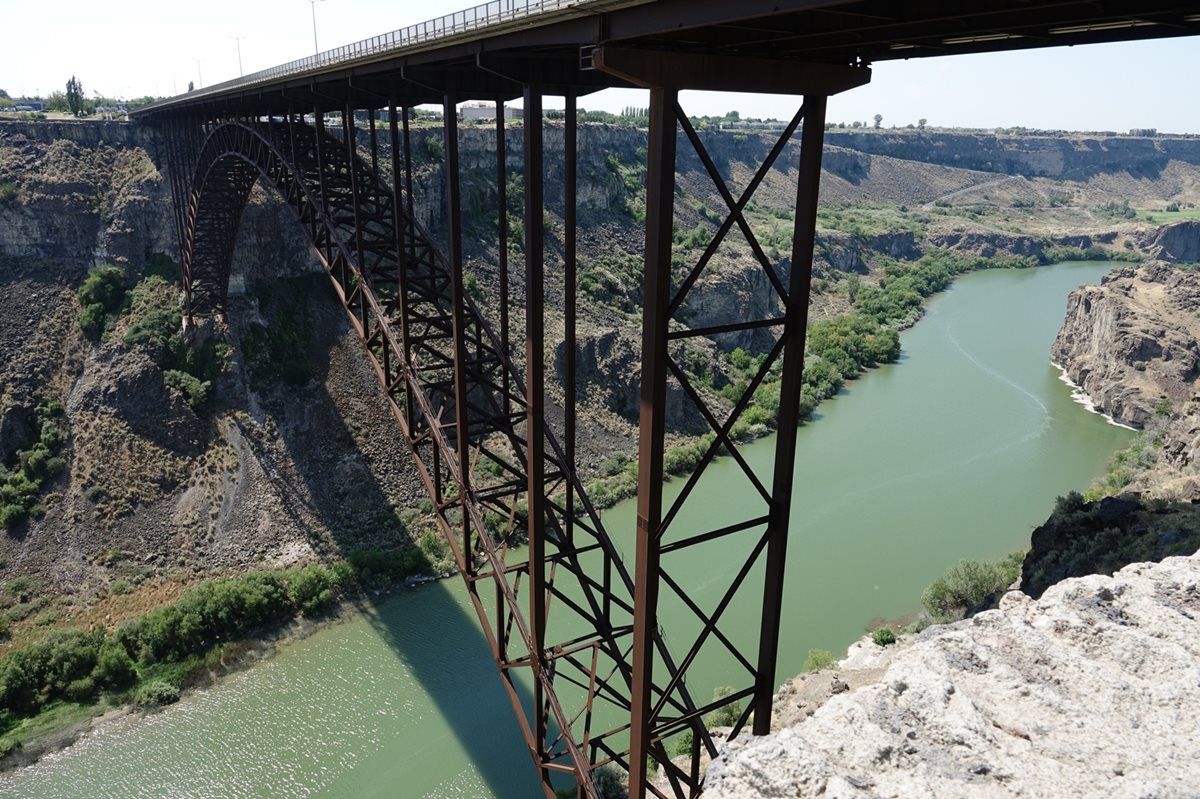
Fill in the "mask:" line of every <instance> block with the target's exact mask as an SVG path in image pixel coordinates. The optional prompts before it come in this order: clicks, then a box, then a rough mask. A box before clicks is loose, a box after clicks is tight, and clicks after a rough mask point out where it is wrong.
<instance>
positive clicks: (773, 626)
mask: <svg viewBox="0 0 1200 799" xmlns="http://www.w3.org/2000/svg"><path fill="white" fill-rule="evenodd" d="M825 107H826V98H825V97H823V96H820V95H808V96H806V97H805V98H804V138H803V143H802V144H801V148H800V167H799V169H800V174H799V180H798V181H797V186H796V222H795V230H794V234H793V238H792V274H791V278H790V281H789V289H790V290H789V292H788V302H787V323H786V324H785V326H784V329H783V338H784V340H785V341H786V344H785V348H784V353H783V373H782V376H781V379H782V382H781V384H780V389H779V433H778V436H777V438H776V440H775V471H774V479H773V483H772V489H771V520H770V521H769V522H768V523H767V538H768V541H769V543H768V546H767V564H766V574H765V577H764V586H763V612H762V627H761V629H760V632H759V639H758V640H759V653H758V685H757V686H756V688H755V696H754V734H755V735H765V734H766V733H768V732H770V730H771V697H772V695H773V694H774V692H775V662H776V659H777V657H778V654H779V623H780V616H781V614H782V611H783V579H784V565H785V558H786V554H787V538H788V521H789V519H790V514H791V507H792V479H793V474H794V472H795V468H796V429H797V427H798V426H799V424H800V389H801V385H802V384H801V379H802V378H803V376H804V375H803V373H804V339H805V333H806V328H807V326H808V302H809V295H810V291H811V284H812V258H813V246H814V242H815V238H816V226H817V196H818V194H819V191H820V184H821V150H822V147H823V146H824V139H825Z"/></svg>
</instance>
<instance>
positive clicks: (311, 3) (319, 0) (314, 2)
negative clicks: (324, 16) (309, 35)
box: [308, 0, 325, 55]
mask: <svg viewBox="0 0 1200 799" xmlns="http://www.w3.org/2000/svg"><path fill="white" fill-rule="evenodd" d="M323 2H325V0H308V4H309V6H311V7H312V20H313V55H317V54H318V53H320V52H321V49H320V48H319V47H317V3H323Z"/></svg>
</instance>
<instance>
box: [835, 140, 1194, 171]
mask: <svg viewBox="0 0 1200 799" xmlns="http://www.w3.org/2000/svg"><path fill="white" fill-rule="evenodd" d="M825 138H826V141H827V142H829V143H830V144H833V145H837V146H840V147H847V148H850V149H852V150H858V151H860V152H864V153H871V154H874V155H886V156H890V157H892V158H902V159H906V160H913V161H924V162H927V163H931V164H942V165H945V166H954V167H959V168H962V169H980V170H984V171H987V172H1001V173H1005V174H1009V175H1027V176H1031V177H1032V176H1042V177H1050V178H1067V179H1071V180H1081V179H1086V178H1088V177H1089V176H1092V175H1095V174H1099V173H1102V172H1114V171H1117V172H1129V173H1130V174H1139V175H1141V174H1148V175H1155V174H1157V173H1158V172H1161V171H1162V170H1163V169H1164V168H1165V167H1166V166H1167V164H1168V163H1169V162H1170V161H1173V160H1174V161H1181V162H1184V163H1188V164H1200V139H1178V138H1168V137H1154V138H1141V137H1134V136H1098V137H1091V136H1083V135H1077V134H1076V135H1066V136H1037V135H1007V134H991V133H966V132H950V131H946V132H942V131H916V130H912V131H909V130H904V131H879V132H876V131H862V132H851V131H829V132H828V133H826V136H825Z"/></svg>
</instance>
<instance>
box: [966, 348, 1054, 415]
mask: <svg viewBox="0 0 1200 799" xmlns="http://www.w3.org/2000/svg"><path fill="white" fill-rule="evenodd" d="M946 338H948V339H950V343H951V344H953V345H954V348H955V349H956V350H958V351H959V352H961V353H962V355H963V357H964V358H966V359H967V360H968V361H969V362H970V363H971V365H972V366H974V367H975V368H976V369H978V370H979V371H981V372H983V373H984V374H985V375H987V376H989V377H991V378H992V379H993V380H995V381H997V382H999V383H1002V384H1003V385H1006V386H1008V387H1009V388H1011V389H1012V390H1013V391H1016V392H1017V393H1018V394H1020V395H1022V396H1023V397H1025V398H1026V399H1028V400H1030V401H1031V402H1033V404H1034V405H1036V406H1038V408H1040V409H1041V411H1042V415H1043V419H1042V431H1043V432H1044V431H1045V430H1047V429H1049V427H1050V423H1051V422H1052V421H1053V420H1054V415H1053V414H1052V413H1050V408H1049V406H1047V405H1046V403H1044V402H1042V400H1041V399H1040V398H1039V397H1038V396H1037V395H1036V394H1034V393H1033V392H1032V391H1030V390H1029V389H1027V388H1025V387H1024V386H1022V385H1021V384H1020V383H1017V382H1016V381H1014V380H1012V379H1011V378H1008V377H1005V376H1004V375H1003V374H1001V373H1000V372H998V371H996V370H995V369H993V368H992V367H990V366H988V365H987V364H985V363H983V362H981V361H980V360H979V359H978V358H976V357H975V356H974V355H972V354H971V353H970V352H969V351H968V350H967V348H966V347H964V346H963V345H962V342H961V341H959V340H958V337H957V336H955V335H954V327H953V326H952V325H946Z"/></svg>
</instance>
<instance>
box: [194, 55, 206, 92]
mask: <svg viewBox="0 0 1200 799" xmlns="http://www.w3.org/2000/svg"><path fill="white" fill-rule="evenodd" d="M196 78H197V80H196V88H198V89H203V88H204V75H203V74H202V73H201V72H200V59H199V58H197V59H196Z"/></svg>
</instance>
